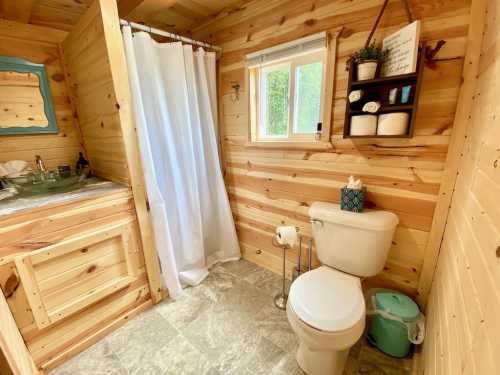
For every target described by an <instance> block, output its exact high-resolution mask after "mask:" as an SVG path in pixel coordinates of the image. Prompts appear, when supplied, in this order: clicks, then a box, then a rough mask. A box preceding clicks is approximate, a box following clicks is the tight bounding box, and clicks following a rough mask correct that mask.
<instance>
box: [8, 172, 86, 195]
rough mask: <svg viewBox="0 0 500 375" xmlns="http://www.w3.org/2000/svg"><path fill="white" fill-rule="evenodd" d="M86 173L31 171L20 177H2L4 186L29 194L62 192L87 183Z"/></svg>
mask: <svg viewBox="0 0 500 375" xmlns="http://www.w3.org/2000/svg"><path fill="white" fill-rule="evenodd" d="M85 180H86V174H82V175H70V176H67V177H62V176H59V175H58V174H56V173H53V172H45V173H40V172H38V173H29V174H27V175H24V176H20V177H9V178H5V177H4V178H2V183H3V185H4V187H7V188H14V189H15V190H16V191H17V195H21V196H28V195H38V194H46V193H52V192H61V191H65V190H68V189H71V190H72V189H75V188H78V187H80V186H84V185H85Z"/></svg>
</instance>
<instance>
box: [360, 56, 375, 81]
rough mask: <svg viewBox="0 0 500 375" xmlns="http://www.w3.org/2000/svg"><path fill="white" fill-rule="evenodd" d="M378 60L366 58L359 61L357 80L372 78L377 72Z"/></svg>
mask: <svg viewBox="0 0 500 375" xmlns="http://www.w3.org/2000/svg"><path fill="white" fill-rule="evenodd" d="M377 67H378V61H376V60H366V61H362V62H359V63H358V64H357V69H358V81H364V80H366V79H374V78H375V74H376V73H377Z"/></svg>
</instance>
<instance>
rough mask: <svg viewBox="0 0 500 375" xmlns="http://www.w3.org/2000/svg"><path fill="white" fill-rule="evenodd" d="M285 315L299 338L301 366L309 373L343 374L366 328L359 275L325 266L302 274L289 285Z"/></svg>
mask: <svg viewBox="0 0 500 375" xmlns="http://www.w3.org/2000/svg"><path fill="white" fill-rule="evenodd" d="M287 316H288V320H289V322H290V325H291V326H292V329H293V330H294V332H295V333H296V334H297V336H298V338H299V349H298V351H297V355H296V359H297V362H298V364H299V366H300V368H302V370H304V372H306V373H307V374H308V375H331V374H342V371H343V369H344V366H345V362H346V360H347V356H348V354H349V349H350V348H351V347H352V346H353V345H354V344H355V343H356V342H357V341H358V340H359V338H360V337H361V335H362V334H363V330H364V328H365V302H364V297H363V293H362V291H361V283H360V279H359V278H357V277H355V276H351V275H348V274H345V273H343V272H340V271H337V270H335V269H333V268H329V267H326V266H322V267H319V268H317V269H315V270H313V271H310V272H307V273H305V274H302V275H301V276H300V277H299V278H298V279H296V280H295V281H294V283H293V284H292V286H291V288H290V293H289V297H288V305H287Z"/></svg>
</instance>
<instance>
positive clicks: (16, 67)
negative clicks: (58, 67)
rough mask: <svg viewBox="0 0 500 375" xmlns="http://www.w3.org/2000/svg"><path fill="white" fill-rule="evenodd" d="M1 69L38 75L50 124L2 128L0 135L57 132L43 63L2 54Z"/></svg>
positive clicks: (0, 58) (0, 59)
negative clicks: (42, 126) (45, 125)
mask: <svg viewBox="0 0 500 375" xmlns="http://www.w3.org/2000/svg"><path fill="white" fill-rule="evenodd" d="M0 71H3V72H17V73H32V74H36V75H37V76H38V80H39V82H40V93H41V94H42V98H43V107H44V111H45V116H46V117H47V120H48V122H49V125H48V126H47V127H45V128H41V127H38V126H32V127H12V128H0V135H15V134H17V135H19V134H57V133H58V132H59V129H58V127H57V121H56V115H55V112H54V106H53V104H52V95H51V93H50V87H49V81H48V78H47V72H46V71H45V66H44V65H43V64H36V63H33V62H31V61H27V60H23V59H20V58H17V57H10V56H0Z"/></svg>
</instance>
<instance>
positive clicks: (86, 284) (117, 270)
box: [15, 221, 137, 329]
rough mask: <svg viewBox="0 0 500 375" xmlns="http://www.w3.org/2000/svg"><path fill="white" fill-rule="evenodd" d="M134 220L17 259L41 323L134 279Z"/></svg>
mask: <svg viewBox="0 0 500 375" xmlns="http://www.w3.org/2000/svg"><path fill="white" fill-rule="evenodd" d="M131 231H132V228H131V223H130V221H125V222H119V223H115V224H113V225H110V226H107V227H105V228H101V229H98V230H94V231H89V232H87V233H84V234H82V235H80V236H77V237H73V238H71V239H68V240H66V241H62V242H59V243H57V244H55V245H51V246H47V247H44V248H41V249H39V250H36V251H33V252H31V253H29V254H23V255H20V256H18V257H16V258H15V263H16V267H17V270H18V273H19V276H20V279H21V282H22V284H23V286H24V289H25V291H26V295H27V298H28V302H29V305H30V308H31V310H32V311H33V316H34V318H35V323H36V325H37V326H38V328H40V329H41V328H45V327H47V326H49V325H51V324H53V323H55V322H57V321H59V320H61V319H63V318H65V317H67V316H68V315H70V314H72V313H75V312H77V311H79V310H81V309H84V308H85V307H88V306H89V305H91V304H93V303H95V302H97V301H99V300H101V299H102V298H104V297H106V296H108V295H110V294H112V293H114V292H116V291H118V290H120V289H123V288H125V287H127V286H128V285H129V284H131V283H132V282H133V281H134V280H135V279H136V269H137V267H136V266H134V265H133V264H132V258H131V256H130V254H131V253H132V252H134V251H135V250H134V249H131V247H133V245H131V243H132V242H131V241H130V235H131Z"/></svg>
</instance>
